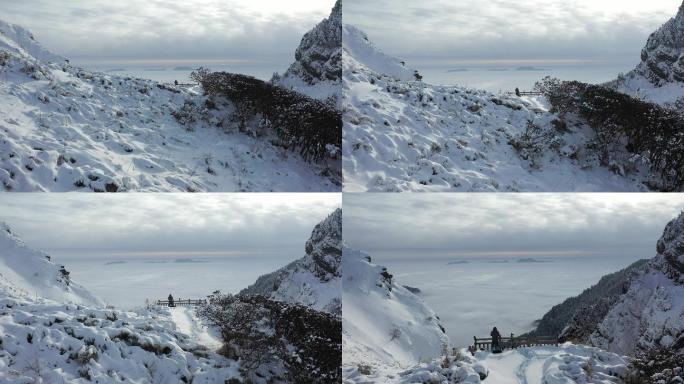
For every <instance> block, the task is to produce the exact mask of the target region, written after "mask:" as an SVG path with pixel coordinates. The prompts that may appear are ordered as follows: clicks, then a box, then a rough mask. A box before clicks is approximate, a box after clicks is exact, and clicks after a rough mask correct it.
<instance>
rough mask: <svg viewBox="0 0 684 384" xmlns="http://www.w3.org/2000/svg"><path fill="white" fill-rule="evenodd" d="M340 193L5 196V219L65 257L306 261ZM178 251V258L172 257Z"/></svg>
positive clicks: (0, 216)
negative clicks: (311, 239) (320, 224)
mask: <svg viewBox="0 0 684 384" xmlns="http://www.w3.org/2000/svg"><path fill="white" fill-rule="evenodd" d="M340 204H341V198H340V196H339V195H338V194H311V193H305V194H279V193H265V194H245V193H240V194H187V193H186V194H123V195H97V194H95V195H93V194H90V195H86V194H61V193H55V194H41V195H40V196H38V195H36V194H20V193H16V194H2V195H0V221H4V222H6V223H7V224H8V225H9V226H10V227H11V228H12V229H13V231H14V232H15V233H16V234H17V235H18V236H19V237H20V238H22V239H23V240H24V242H25V243H26V244H27V245H28V246H30V247H31V248H34V249H39V250H43V251H47V252H48V253H52V254H55V255H60V256H84V257H100V256H103V257H104V256H122V257H126V256H155V255H156V254H161V255H167V256H168V255H176V254H177V255H178V256H181V257H191V256H201V257H207V256H223V255H227V256H230V255H245V254H253V255H265V254H268V256H273V255H285V256H286V257H288V260H294V259H296V258H299V257H301V256H304V244H305V242H306V240H308V238H309V235H310V234H311V230H312V229H313V227H314V226H315V225H316V224H317V223H318V222H320V221H321V220H323V219H325V218H326V217H327V216H328V214H330V213H331V212H332V211H333V210H334V209H335V208H338V207H339V206H340ZM174 252H175V253H174Z"/></svg>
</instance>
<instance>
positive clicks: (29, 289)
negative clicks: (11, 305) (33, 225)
mask: <svg viewBox="0 0 684 384" xmlns="http://www.w3.org/2000/svg"><path fill="white" fill-rule="evenodd" d="M0 289H2V290H3V291H4V293H5V294H7V295H9V296H18V297H24V298H39V299H41V300H50V301H55V302H60V303H69V302H73V303H76V304H86V305H95V306H104V303H103V302H102V300H100V299H98V298H97V297H95V296H94V295H92V294H91V293H90V292H88V290H87V289H85V288H84V287H82V286H81V285H79V284H78V283H76V282H73V281H72V280H71V278H70V273H69V271H68V270H67V269H66V267H65V266H63V265H59V264H56V263H55V262H54V261H53V260H52V257H51V256H50V255H48V254H46V253H44V252H40V251H36V250H34V249H31V248H30V247H28V246H27V245H26V244H25V243H24V242H23V241H22V240H21V239H20V238H19V237H18V236H16V235H15V234H14V233H13V232H12V229H11V228H10V227H9V225H7V224H6V223H2V222H0Z"/></svg>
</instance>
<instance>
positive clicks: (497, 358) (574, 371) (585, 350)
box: [477, 345, 626, 384]
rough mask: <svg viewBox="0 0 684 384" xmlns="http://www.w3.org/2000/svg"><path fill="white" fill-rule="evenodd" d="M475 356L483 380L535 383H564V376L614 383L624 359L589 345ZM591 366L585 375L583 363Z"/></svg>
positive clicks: (587, 380)
mask: <svg viewBox="0 0 684 384" xmlns="http://www.w3.org/2000/svg"><path fill="white" fill-rule="evenodd" d="M477 358H478V360H479V361H481V362H483V363H484V364H485V365H486V366H487V368H488V369H489V375H488V376H487V378H486V379H485V380H484V382H485V383H495V384H508V383H512V384H538V383H542V382H550V383H565V382H568V381H567V380H568V379H572V380H575V381H582V380H584V382H589V383H614V382H618V381H616V380H617V378H616V377H615V376H616V373H618V372H621V371H623V370H624V367H625V365H626V362H625V361H624V360H623V359H622V358H620V357H619V356H617V355H614V354H611V353H609V352H605V351H601V350H599V349H596V348H592V347H585V346H576V345H567V346H559V347H551V346H545V347H533V348H519V349H516V350H507V351H504V352H503V353H501V354H493V353H488V352H486V353H484V352H483V353H478V355H477ZM586 364H591V365H592V370H593V371H594V374H593V375H592V376H591V377H588V376H587V374H586V372H585V370H584V368H583V367H584V366H586Z"/></svg>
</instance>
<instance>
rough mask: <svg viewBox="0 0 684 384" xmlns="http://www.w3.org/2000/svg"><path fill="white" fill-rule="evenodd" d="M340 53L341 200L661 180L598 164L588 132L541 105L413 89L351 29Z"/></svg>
mask: <svg viewBox="0 0 684 384" xmlns="http://www.w3.org/2000/svg"><path fill="white" fill-rule="evenodd" d="M343 50H344V54H343V57H342V61H343V68H344V70H343V110H344V115H343V125H344V128H343V133H344V135H343V151H342V152H343V173H344V180H345V185H344V190H345V191H348V192H356V191H392V192H404V191H470V192H473V191H477V192H481V191H483V192H484V191H490V192H493V191H509V192H518V191H545V192H550V191H564V192H575V191H584V192H590V191H646V190H647V187H646V186H645V183H647V182H649V181H650V180H651V179H653V178H657V177H658V176H657V175H653V174H652V173H651V172H650V171H649V170H648V166H647V164H645V163H644V162H643V161H641V159H640V157H639V156H634V155H633V154H630V153H626V151H625V153H621V154H619V155H618V156H617V157H619V158H620V161H618V162H616V163H615V164H602V163H601V161H600V159H599V156H598V154H597V153H596V152H595V151H593V150H592V149H591V148H592V145H591V144H592V140H594V138H595V133H594V131H593V129H592V128H591V127H589V126H587V125H586V124H585V123H583V122H582V121H581V120H579V119H578V120H577V121H575V120H571V121H569V122H568V123H565V122H563V121H561V120H560V119H559V116H558V115H557V114H555V113H551V112H550V111H549V109H550V105H549V104H548V102H547V100H546V99H545V98H543V97H515V96H509V95H499V94H492V93H490V92H486V91H482V90H473V89H467V88H464V87H458V86H432V85H429V84H426V83H423V82H421V81H416V80H415V79H416V77H414V72H413V71H412V70H410V69H407V68H405V67H404V65H402V63H401V62H400V61H399V60H398V59H395V58H392V57H390V56H388V55H386V54H384V53H382V52H380V51H379V49H377V48H376V47H375V46H374V45H373V44H372V43H371V42H370V41H369V38H368V36H366V34H364V33H363V32H361V31H360V30H358V29H357V28H355V27H353V26H350V25H345V26H344V38H343ZM530 138H532V139H531V140H530ZM526 140H527V141H528V142H530V143H531V142H534V144H533V145H531V147H530V148H526V147H525V146H524V145H520V143H521V142H523V141H526ZM655 184H657V183H655Z"/></svg>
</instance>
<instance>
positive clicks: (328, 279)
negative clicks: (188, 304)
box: [240, 209, 342, 316]
mask: <svg viewBox="0 0 684 384" xmlns="http://www.w3.org/2000/svg"><path fill="white" fill-rule="evenodd" d="M305 251H306V256H304V257H302V258H301V259H299V260H296V261H294V262H292V263H290V264H288V265H287V266H285V267H283V268H281V269H279V270H277V271H275V272H272V273H269V274H267V275H264V276H261V277H259V278H258V279H257V281H256V282H255V283H254V284H253V285H251V286H249V287H247V288H245V289H244V290H243V291H242V292H240V293H241V294H246V295H255V294H256V295H262V296H266V297H269V298H271V299H273V300H278V301H285V302H290V303H299V304H303V305H306V306H309V307H311V308H313V309H316V310H319V311H325V312H329V313H333V314H336V315H338V316H339V315H341V314H342V301H341V297H340V291H341V286H340V281H341V278H342V269H341V258H342V210H341V209H337V210H335V211H334V212H333V213H332V214H330V215H329V216H328V217H327V218H326V219H325V220H323V221H322V222H320V223H319V224H317V225H316V227H314V229H313V231H312V233H311V237H310V238H309V240H308V241H307V242H306V246H305Z"/></svg>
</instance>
